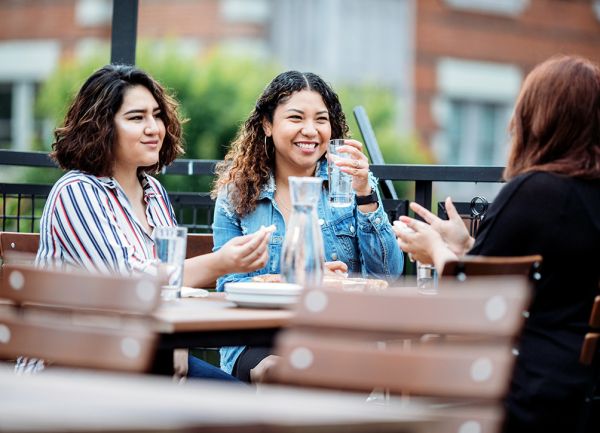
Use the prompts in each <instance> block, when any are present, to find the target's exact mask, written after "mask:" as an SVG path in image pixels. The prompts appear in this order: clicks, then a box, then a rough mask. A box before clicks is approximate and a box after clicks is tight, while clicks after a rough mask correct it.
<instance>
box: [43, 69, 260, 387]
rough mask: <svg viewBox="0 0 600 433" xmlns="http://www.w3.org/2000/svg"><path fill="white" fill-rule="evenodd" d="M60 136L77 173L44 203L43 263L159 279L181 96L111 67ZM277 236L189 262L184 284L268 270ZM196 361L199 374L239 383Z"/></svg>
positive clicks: (170, 222) (244, 241)
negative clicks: (158, 237) (159, 237)
mask: <svg viewBox="0 0 600 433" xmlns="http://www.w3.org/2000/svg"><path fill="white" fill-rule="evenodd" d="M55 137H56V141H55V142H54V144H53V145H52V147H53V152H52V153H51V156H52V158H53V159H54V160H55V161H56V162H57V163H58V164H59V165H60V167H61V168H63V169H65V170H69V171H68V172H67V173H66V174H65V175H64V176H63V177H62V178H60V179H59V180H58V181H57V182H56V184H55V185H54V187H53V188H52V191H51V192H50V195H49V197H48V200H47V202H46V205H45V207H44V212H43V214H42V219H41V226H40V246H39V250H38V254H37V262H38V263H39V264H40V265H50V264H54V263H57V264H60V265H63V266H74V267H79V268H83V269H89V270H93V271H97V272H102V273H121V274H129V273H133V272H150V273H155V272H156V266H155V265H156V259H157V258H156V249H155V247H154V241H153V239H152V232H153V229H154V228H155V227H164V226H176V225H177V221H176V219H175V214H174V212H173V208H172V207H171V203H170V201H169V196H168V195H167V193H166V191H165V189H164V188H163V187H162V185H161V184H160V183H159V182H158V181H157V180H156V179H155V178H153V177H152V176H151V175H150V174H154V173H158V172H159V171H160V170H161V169H162V168H163V167H164V166H166V165H168V164H170V163H171V162H173V161H174V160H175V158H176V157H177V156H178V155H180V154H182V153H183V148H182V146H181V142H182V139H181V121H180V119H179V116H178V112H177V103H176V102H175V100H174V99H173V98H171V97H170V96H169V95H168V94H167V93H166V92H165V91H164V89H163V88H162V86H161V85H160V84H159V83H158V82H157V81H155V80H154V79H153V78H151V77H150V76H149V75H148V74H146V73H145V72H143V71H141V70H139V69H137V68H135V67H133V66H126V65H108V66H105V67H103V68H101V69H99V70H98V71H96V72H95V73H93V74H92V75H91V76H90V77H89V78H88V79H87V80H86V82H85V83H84V84H83V86H82V87H81V89H80V90H79V92H78V94H77V95H76V97H75V99H74V101H73V102H72V104H71V106H70V107H69V110H68V112H67V115H66V117H65V121H64V125H63V126H62V127H60V128H57V129H56V132H55ZM268 237H269V235H268V234H267V233H266V232H265V231H262V232H259V233H256V234H249V235H248V236H245V237H239V238H236V239H232V240H231V241H230V242H228V243H227V244H226V245H224V248H222V249H221V250H219V251H217V252H214V253H211V254H206V255H203V256H197V257H193V258H190V259H187V260H186V261H185V265H184V284H186V285H189V286H192V287H202V286H204V285H206V284H208V283H211V282H212V281H214V280H215V279H216V278H217V277H218V276H219V275H222V274H224V273H225V272H229V271H231V270H236V271H239V272H248V271H252V270H255V269H258V268H261V267H263V266H264V264H265V263H266V259H267V254H268V251H267V244H268ZM190 360H191V361H192V363H191V364H190V371H192V372H193V373H194V375H195V376H200V377H206V378H218V379H226V380H232V379H233V378H232V377H230V376H227V375H225V374H224V373H223V372H221V371H220V370H219V369H218V368H216V367H213V366H211V365H210V364H208V363H204V362H203V361H200V360H198V359H196V358H193V357H190ZM185 364H187V363H185ZM186 368H187V366H184V367H183V370H184V371H185V369H186Z"/></svg>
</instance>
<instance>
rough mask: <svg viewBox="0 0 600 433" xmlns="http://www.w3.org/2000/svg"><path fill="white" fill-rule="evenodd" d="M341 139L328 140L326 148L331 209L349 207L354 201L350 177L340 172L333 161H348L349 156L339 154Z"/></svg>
mask: <svg viewBox="0 0 600 433" xmlns="http://www.w3.org/2000/svg"><path fill="white" fill-rule="evenodd" d="M343 145H344V140H343V139H335V140H330V141H329V145H328V147H327V175H328V182H329V204H330V205H331V206H333V207H347V206H351V205H352V203H353V200H354V191H353V190H352V176H350V175H349V174H347V173H344V172H342V171H341V170H340V167H338V166H337V165H335V161H338V160H340V159H350V154H348V153H346V152H340V150H339V149H340V147H342V146H343Z"/></svg>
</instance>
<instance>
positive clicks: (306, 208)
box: [281, 176, 325, 288]
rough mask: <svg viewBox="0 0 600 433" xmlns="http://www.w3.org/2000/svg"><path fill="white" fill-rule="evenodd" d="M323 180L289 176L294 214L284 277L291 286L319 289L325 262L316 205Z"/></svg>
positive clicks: (289, 227)
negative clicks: (292, 284)
mask: <svg viewBox="0 0 600 433" xmlns="http://www.w3.org/2000/svg"><path fill="white" fill-rule="evenodd" d="M322 183H323V179H320V178H318V177H294V176H290V177H289V187H290V198H291V201H292V214H291V215H290V219H289V221H288V225H287V228H286V233H285V239H284V241H283V251H282V253H281V276H282V278H283V280H284V281H286V282H288V283H295V284H299V285H301V286H302V287H308V288H312V287H319V286H320V285H321V283H322V281H323V270H324V267H323V264H324V261H325V255H324V248H323V236H322V235H321V227H320V226H319V223H318V221H317V203H319V198H320V196H321V188H322Z"/></svg>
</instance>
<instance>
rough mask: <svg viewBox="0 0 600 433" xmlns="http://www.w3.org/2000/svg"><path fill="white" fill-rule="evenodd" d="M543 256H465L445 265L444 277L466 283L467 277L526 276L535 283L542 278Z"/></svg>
mask: <svg viewBox="0 0 600 433" xmlns="http://www.w3.org/2000/svg"><path fill="white" fill-rule="evenodd" d="M541 264H542V256H540V255H531V256H511V257H492V256H464V257H462V258H460V259H458V260H452V261H449V262H447V263H446V264H445V265H444V269H443V270H442V275H443V276H454V277H456V278H457V279H458V280H460V281H464V280H465V279H466V278H467V276H481V275H525V276H527V277H529V278H531V279H532V280H534V281H537V280H539V279H540V278H541V275H540V272H539V271H540V266H541Z"/></svg>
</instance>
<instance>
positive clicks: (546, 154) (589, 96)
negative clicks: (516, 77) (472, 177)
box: [504, 56, 600, 179]
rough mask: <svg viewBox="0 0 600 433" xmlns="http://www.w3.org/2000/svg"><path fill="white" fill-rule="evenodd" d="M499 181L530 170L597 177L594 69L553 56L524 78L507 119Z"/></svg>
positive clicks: (598, 92) (598, 96) (598, 104)
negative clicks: (508, 143) (507, 137)
mask: <svg viewBox="0 0 600 433" xmlns="http://www.w3.org/2000/svg"><path fill="white" fill-rule="evenodd" d="M510 132H511V135H512V143H511V150H510V155H509V158H508V164H507V166H506V169H505V171H504V177H505V179H510V178H512V177H514V176H517V175H519V174H521V173H526V172H530V171H548V172H553V173H558V174H564V175H567V176H570V177H579V178H586V179H598V178H600V69H599V68H598V66H597V65H595V64H594V63H592V62H590V61H589V60H587V59H584V58H581V57H577V56H557V57H552V58H550V59H549V60H546V61H545V62H543V63H541V64H540V65H538V66H536V67H535V68H534V69H533V71H531V73H530V74H529V75H528V76H527V78H526V79H525V83H524V84H523V88H522V89H521V93H520V95H519V98H518V99H517V104H516V107H515V113H514V115H513V117H512V120H511V123H510Z"/></svg>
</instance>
